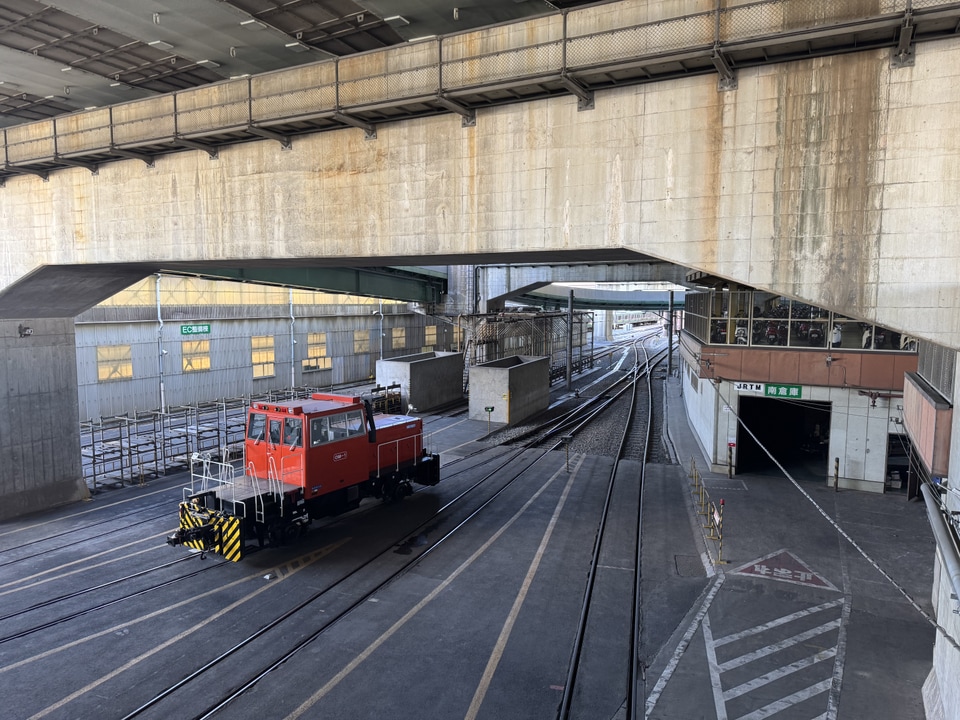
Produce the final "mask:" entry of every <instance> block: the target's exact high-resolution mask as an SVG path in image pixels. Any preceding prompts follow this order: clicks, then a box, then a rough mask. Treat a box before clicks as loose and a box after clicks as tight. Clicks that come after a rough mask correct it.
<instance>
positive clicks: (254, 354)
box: [250, 335, 274, 378]
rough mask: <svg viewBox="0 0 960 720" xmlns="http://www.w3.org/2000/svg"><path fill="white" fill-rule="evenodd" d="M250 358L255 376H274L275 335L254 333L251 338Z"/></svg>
mask: <svg viewBox="0 0 960 720" xmlns="http://www.w3.org/2000/svg"><path fill="white" fill-rule="evenodd" d="M250 360H251V362H253V377H255V378H265V377H273V376H274V372H273V361H274V357H273V335H254V336H253V337H252V338H250Z"/></svg>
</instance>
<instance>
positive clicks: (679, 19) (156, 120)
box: [0, 0, 958, 169]
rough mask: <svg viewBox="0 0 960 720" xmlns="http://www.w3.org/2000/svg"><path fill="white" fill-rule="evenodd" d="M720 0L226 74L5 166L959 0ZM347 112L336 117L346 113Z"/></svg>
mask: <svg viewBox="0 0 960 720" xmlns="http://www.w3.org/2000/svg"><path fill="white" fill-rule="evenodd" d="M870 5H871V10H870V11H869V12H872V14H871V15H864V10H863V8H864V3H850V2H849V1H848V0H757V2H752V3H750V2H748V3H742V2H736V0H718V2H717V7H716V8H715V9H713V10H710V11H705V12H699V13H693V14H687V15H682V16H675V17H669V16H665V17H656V16H655V15H656V14H657V12H658V11H657V9H651V8H650V7H648V5H647V4H645V3H609V4H606V5H598V6H592V7H586V8H579V9H576V10H571V11H568V12H566V13H563V14H561V15H552V16H546V17H541V18H536V19H533V20H526V21H523V22H518V23H512V24H509V25H498V26H492V27H489V28H484V29H481V30H476V31H473V32H468V33H462V34H458V35H450V36H444V37H439V38H434V39H431V40H424V41H421V42H416V43H408V44H406V45H399V46H395V47H391V48H387V49H385V50H378V51H373V52H369V53H362V54H358V55H351V56H347V57H344V58H335V59H333V60H326V61H322V62H320V63H315V64H312V65H305V66H298V67H295V68H290V69H286V70H281V71H275V72H272V73H266V74H263V75H258V76H255V77H249V78H243V79H237V80H227V81H224V82H221V83H217V84H215V85H206V86H202V87H198V88H191V89H188V90H181V91H177V92H174V93H170V94H167V95H161V96H157V97H152V98H148V99H144V100H136V101H132V102H129V103H123V104H119V105H115V106H112V107H108V108H96V109H92V110H86V111H82V112H78V113H74V114H71V115H64V116H60V117H56V118H51V119H47V120H41V121H36V122H32V123H28V124H24V125H16V126H12V127H9V128H6V129H4V130H3V133H2V141H3V157H2V158H0V159H2V161H3V163H4V165H5V166H6V167H7V169H15V168H16V167H17V166H29V164H31V163H38V162H55V161H58V160H60V159H63V158H78V157H82V156H88V155H96V154H98V153H101V154H102V153H109V152H113V151H115V150H117V149H127V150H130V149H135V148H136V147H138V146H144V145H150V144H156V143H161V142H169V141H172V140H176V139H180V138H190V137H202V136H204V135H212V134H215V133H222V132H224V131H228V130H230V129H231V128H233V129H250V128H262V129H266V128H269V127H270V126H271V125H277V124H280V123H283V122H291V121H295V120H298V119H303V118H317V117H324V116H334V115H336V114H337V113H349V111H350V110H351V109H355V110H361V109H363V108H365V107H371V106H401V105H403V104H404V102H408V103H409V102H412V101H415V100H417V99H424V98H427V99H429V98H438V97H441V96H447V95H454V96H455V95H457V94H458V93H459V94H464V93H466V92H469V91H471V90H477V89H483V88H485V87H496V86H499V85H511V84H514V85H515V84H517V83H521V82H523V81H524V80H532V79H536V78H541V77H547V76H549V77H553V78H561V77H567V76H568V75H570V74H574V75H575V74H576V73H577V72H578V71H584V70H586V69H596V68H601V69H602V68H604V67H606V66H610V67H615V66H617V65H618V64H624V63H641V64H642V62H643V61H644V59H655V58H660V57H667V56H672V55H677V54H683V53H690V52H698V53H701V54H702V53H703V52H708V51H718V50H722V49H723V48H724V47H725V46H733V45H736V44H743V43H749V42H753V41H757V40H759V39H761V38H764V37H770V38H774V37H781V36H793V39H794V40H795V39H796V37H795V36H797V35H798V34H802V33H804V32H811V31H814V32H815V31H824V30H829V29H830V28H835V27H855V26H856V25H858V24H860V25H863V26H867V25H869V24H870V23H873V22H877V21H878V20H884V19H886V20H887V21H890V20H896V18H897V17H898V16H904V17H907V16H908V15H909V14H911V13H913V12H914V11H921V12H927V11H931V10H936V9H938V8H950V7H953V8H955V9H956V8H957V6H958V3H957V2H943V1H942V0H940V1H938V0H877V2H876V3H875V4H873V3H870ZM342 116H343V115H341V117H342Z"/></svg>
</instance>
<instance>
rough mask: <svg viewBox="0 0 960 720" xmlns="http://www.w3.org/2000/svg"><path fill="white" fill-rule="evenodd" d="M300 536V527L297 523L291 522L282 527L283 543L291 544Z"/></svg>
mask: <svg viewBox="0 0 960 720" xmlns="http://www.w3.org/2000/svg"><path fill="white" fill-rule="evenodd" d="M299 536H300V528H299V526H298V524H297V523H291V524H289V525H287V526H286V527H285V528H283V544H284V545H292V544H293V543H294V542H296V540H297V538H298V537H299Z"/></svg>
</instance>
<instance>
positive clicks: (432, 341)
mask: <svg viewBox="0 0 960 720" xmlns="http://www.w3.org/2000/svg"><path fill="white" fill-rule="evenodd" d="M423 347H424V350H434V349H435V348H436V347H437V326H436V325H427V326H426V327H425V328H424V329H423Z"/></svg>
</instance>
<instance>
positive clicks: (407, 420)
mask: <svg viewBox="0 0 960 720" xmlns="http://www.w3.org/2000/svg"><path fill="white" fill-rule="evenodd" d="M191 465H192V472H191V485H190V487H189V488H186V489H185V491H184V500H183V502H181V503H180V511H179V514H180V527H179V529H178V530H177V531H176V532H175V533H174V534H173V535H171V536H170V537H169V538H167V542H168V543H169V544H171V545H186V546H187V547H190V548H193V549H195V550H200V551H201V552H213V553H217V554H220V555H223V556H224V557H226V558H227V559H228V560H234V561H237V560H240V559H241V558H242V557H243V550H244V546H245V545H246V542H247V540H254V539H255V540H256V541H257V542H258V543H259V544H260V545H261V546H262V545H263V544H264V543H265V542H268V541H269V542H272V543H283V542H290V541H292V540H294V539H295V538H296V537H297V536H298V535H300V534H302V533H304V532H306V530H307V528H308V527H309V525H310V521H311V520H312V519H314V518H319V517H323V516H324V515H336V514H338V513H342V512H345V511H347V510H352V509H353V508H356V507H357V506H358V505H359V504H360V501H361V500H362V499H363V498H365V497H377V498H383V499H384V500H399V499H401V498H403V497H404V496H406V495H409V494H410V493H411V492H413V491H412V488H411V483H417V484H420V485H436V484H437V483H438V482H439V481H440V456H439V455H436V454H429V453H428V452H427V450H426V449H425V448H424V443H423V421H422V420H421V419H420V418H415V417H410V416H407V415H384V414H375V413H374V410H373V406H372V404H371V403H370V402H369V401H367V400H363V399H361V398H360V397H351V396H345V395H330V394H324V393H314V394H313V395H311V396H310V397H309V398H307V399H303V400H292V401H288V402H277V403H273V402H255V403H253V405H252V406H251V407H250V410H249V412H248V414H247V427H246V438H245V440H244V460H243V465H242V467H236V466H235V465H234V464H233V463H229V462H216V461H213V460H211V459H207V458H195V459H194V462H193V463H192V464H191Z"/></svg>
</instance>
